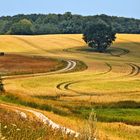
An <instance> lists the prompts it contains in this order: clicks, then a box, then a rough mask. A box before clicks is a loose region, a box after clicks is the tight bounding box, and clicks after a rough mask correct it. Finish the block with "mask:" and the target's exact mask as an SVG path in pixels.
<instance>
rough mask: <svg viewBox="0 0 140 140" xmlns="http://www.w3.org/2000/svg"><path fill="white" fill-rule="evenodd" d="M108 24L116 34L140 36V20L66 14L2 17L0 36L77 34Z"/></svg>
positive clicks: (0, 20)
mask: <svg viewBox="0 0 140 140" xmlns="http://www.w3.org/2000/svg"><path fill="white" fill-rule="evenodd" d="M102 22H104V23H106V24H108V25H110V26H111V27H112V29H113V31H114V32H116V33H131V34H140V19H134V18H125V17H116V16H108V15H104V14H102V15H95V16H81V15H72V14H71V12H66V13H64V14H47V15H45V14H30V15H24V14H19V15H16V16H12V17H11V16H3V17H0V34H13V35H38V34H77V33H83V32H84V30H85V28H86V27H87V26H88V25H89V24H91V23H102Z"/></svg>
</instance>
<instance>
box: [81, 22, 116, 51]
mask: <svg viewBox="0 0 140 140" xmlns="http://www.w3.org/2000/svg"><path fill="white" fill-rule="evenodd" d="M115 35H116V33H114V32H113V30H112V28H111V26H109V25H107V24H105V23H96V24H94V23H92V24H90V25H88V26H87V28H86V29H85V31H84V34H83V40H84V41H85V42H86V43H87V44H88V46H89V47H91V48H94V49H95V50H96V51H98V52H105V50H106V49H107V48H108V47H110V46H111V44H112V43H113V41H115V39H116V37H115Z"/></svg>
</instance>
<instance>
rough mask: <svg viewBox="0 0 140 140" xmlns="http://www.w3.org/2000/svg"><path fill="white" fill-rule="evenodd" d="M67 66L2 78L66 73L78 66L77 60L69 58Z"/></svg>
mask: <svg viewBox="0 0 140 140" xmlns="http://www.w3.org/2000/svg"><path fill="white" fill-rule="evenodd" d="M66 62H67V66H66V67H65V68H63V69H60V70H57V71H52V72H46V73H35V74H25V75H12V76H3V77H2V79H4V80H7V79H18V78H29V77H36V76H44V75H52V74H58V73H65V72H70V71H71V70H73V69H74V68H75V67H76V64H77V63H76V61H74V60H67V61H66Z"/></svg>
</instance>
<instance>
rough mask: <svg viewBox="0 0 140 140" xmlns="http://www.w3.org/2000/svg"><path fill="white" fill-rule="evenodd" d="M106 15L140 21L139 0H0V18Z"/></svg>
mask: <svg viewBox="0 0 140 140" xmlns="http://www.w3.org/2000/svg"><path fill="white" fill-rule="evenodd" d="M67 11H69V12H72V13H73V14H81V15H96V14H107V15H114V16H123V17H133V18H139V19H140V0H0V16H6V15H16V14H31V13H37V14H38V13H42V14H48V13H65V12H67Z"/></svg>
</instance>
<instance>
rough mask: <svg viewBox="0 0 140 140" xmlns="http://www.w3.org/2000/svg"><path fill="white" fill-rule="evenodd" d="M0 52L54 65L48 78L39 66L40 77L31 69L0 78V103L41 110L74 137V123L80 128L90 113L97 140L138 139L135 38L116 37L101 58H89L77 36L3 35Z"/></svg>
mask: <svg viewBox="0 0 140 140" xmlns="http://www.w3.org/2000/svg"><path fill="white" fill-rule="evenodd" d="M0 51H1V52H5V53H6V55H8V56H10V55H14V56H15V55H19V56H21V57H29V58H32V59H33V60H34V58H35V59H37V58H44V59H48V58H50V59H51V60H53V59H54V60H55V62H53V66H54V65H55V68H54V69H52V71H54V72H52V73H51V72H50V73H47V72H48V71H49V70H47V66H46V67H45V63H44V65H39V67H40V69H43V71H41V72H40V71H39V70H38V69H37V70H36V71H35V72H34V73H36V74H35V75H33V74H34V73H31V71H32V69H33V67H31V69H30V70H31V71H29V73H28V72H26V73H21V72H17V73H15V75H14V74H12V76H11V77H10V76H9V75H10V74H9V73H7V75H6V74H4V75H2V78H3V83H4V88H5V90H6V93H5V94H3V95H1V96H0V101H1V102H3V103H6V102H10V103H14V104H18V105H24V106H26V107H32V108H36V109H39V110H45V111H44V113H45V115H47V116H48V117H49V118H50V119H51V120H53V121H54V122H56V123H58V124H61V125H63V126H65V127H68V128H71V129H73V130H75V131H80V130H79V126H77V121H78V122H79V125H80V124H81V128H84V127H85V126H84V122H85V120H86V119H88V116H89V114H90V112H91V110H92V109H94V112H95V113H96V115H97V120H98V122H97V130H98V135H99V136H98V137H99V138H100V139H107V138H108V139H114V140H117V139H119V140H127V139H129V140H138V139H139V134H140V119H139V118H140V110H139V107H140V35H131V34H117V40H116V41H115V42H114V44H113V45H112V47H111V48H109V49H108V50H107V52H106V53H97V52H93V50H92V49H91V48H88V47H87V46H86V44H85V43H84V42H83V40H82V35H81V34H77V35H41V36H10V35H7V36H0ZM0 57H3V56H0ZM0 59H1V58H0ZM25 61H28V60H27V59H25ZM36 61H39V63H38V64H40V63H42V62H41V60H36ZM31 62H32V61H31ZM9 63H10V60H9V61H6V62H5V64H3V65H7V66H9ZM60 63H61V64H60ZM35 64H37V62H36V63H35ZM38 64H37V65H38ZM3 65H2V64H1V66H0V67H1V68H3ZM25 65H26V63H25ZM56 65H58V66H57V67H56ZM6 69H7V70H8V67H6ZM23 69H24V67H23ZM45 69H46V70H45ZM27 70H28V69H27ZM55 71H56V72H55ZM38 73H40V74H38ZM16 74H18V76H17V75H16ZM70 122H71V123H70Z"/></svg>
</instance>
